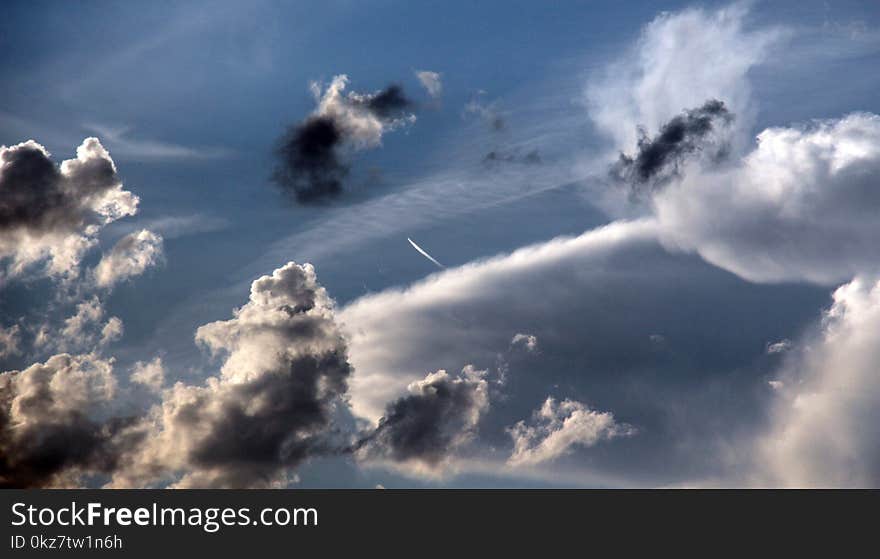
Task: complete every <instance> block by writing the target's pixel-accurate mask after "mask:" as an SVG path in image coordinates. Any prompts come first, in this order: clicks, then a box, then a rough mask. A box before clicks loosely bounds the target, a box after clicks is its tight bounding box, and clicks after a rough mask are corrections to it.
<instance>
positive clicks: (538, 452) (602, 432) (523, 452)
mask: <svg viewBox="0 0 880 559" xmlns="http://www.w3.org/2000/svg"><path fill="white" fill-rule="evenodd" d="M533 422H534V424H533V425H528V424H526V422H525V421H519V422H518V423H516V424H515V425H513V426H512V427H509V428H508V433H509V434H510V437H511V438H512V439H513V447H514V448H513V454H511V455H510V458H509V459H508V464H510V465H511V466H534V465H536V464H540V463H541V462H547V461H551V460H555V459H557V458H559V457H560V456H563V455H565V454H567V453H569V452H571V450H572V447H575V446H581V447H591V446H593V445H595V444H597V443H599V442H601V441H605V440H611V439H614V438H616V437H628V436H631V435H633V434H635V429H634V428H633V427H631V426H629V425H627V424H625V423H624V424H620V423H617V422H616V421H615V420H614V415H613V414H612V413H611V412H597V411H594V410H591V409H590V408H589V407H587V406H586V405H585V404H583V403H581V402H576V401H574V400H568V399H566V400H563V401H562V402H557V401H556V400H555V399H554V398H551V397H547V399H546V400H545V401H544V404H543V405H542V406H541V408H540V409H538V410H535V413H534V414H533Z"/></svg>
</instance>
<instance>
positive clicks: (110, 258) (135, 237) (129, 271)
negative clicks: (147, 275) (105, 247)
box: [94, 229, 162, 287]
mask: <svg viewBox="0 0 880 559" xmlns="http://www.w3.org/2000/svg"><path fill="white" fill-rule="evenodd" d="M161 258H162V237H160V236H159V235H157V234H155V233H153V232H152V231H147V230H146V229H142V230H140V231H137V232H134V233H130V234H128V235H126V236H124V237H122V238H121V239H120V240H119V241H118V242H117V243H116V244H115V245H114V246H113V249H112V250H111V251H110V253H109V254H105V255H104V256H103V258H101V261H100V262H99V263H98V265H97V267H95V270H94V274H95V283H96V284H97V285H98V286H99V287H112V286H113V285H115V284H117V283H119V282H120V281H124V280H126V279H128V278H130V277H133V276H138V275H140V274H142V273H144V271H145V270H146V269H147V268H149V267H151V266H154V265H155V264H156V263H157V262H158V261H159V260H160V259H161Z"/></svg>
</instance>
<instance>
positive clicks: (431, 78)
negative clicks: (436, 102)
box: [416, 70, 443, 99]
mask: <svg viewBox="0 0 880 559" xmlns="http://www.w3.org/2000/svg"><path fill="white" fill-rule="evenodd" d="M416 78H418V80H419V83H421V84H422V87H424V88H425V91H427V92H428V95H430V96H431V97H433V98H434V99H437V98H438V97H440V94H441V93H443V82H442V81H441V80H440V74H439V73H437V72H431V71H430V70H419V71H417V72H416Z"/></svg>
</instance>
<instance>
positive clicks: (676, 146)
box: [611, 99, 733, 193]
mask: <svg viewBox="0 0 880 559" xmlns="http://www.w3.org/2000/svg"><path fill="white" fill-rule="evenodd" d="M732 120H733V115H732V114H731V113H730V112H729V111H728V110H727V107H725V105H724V103H723V102H722V101H718V100H717V99H710V100H708V101H706V102H705V103H704V104H703V105H702V106H701V107H698V108H696V109H690V110H687V111H685V112H684V113H683V114H680V115H677V116H675V117H673V118H672V120H670V121H669V122H667V123H666V124H664V125H663V126H662V127H661V128H660V132H659V133H658V134H657V136H655V137H653V138H649V137H648V135H647V133H646V132H645V130H644V129H642V130H640V131H639V135H640V138H639V141H638V150H637V151H636V153H635V154H633V155H627V154H624V153H621V154H620V158H619V159H618V161H617V163H616V164H615V165H614V166H613V168H612V171H611V174H612V176H613V177H615V178H616V179H618V180H622V181H624V182H626V183H627V184H629V185H630V186H631V188H632V189H633V192H635V193H637V192H639V191H640V190H642V189H643V188H644V187H645V186H647V187H648V188H649V189H650V190H653V189H655V188H657V187H658V186H660V185H662V184H664V183H665V182H666V181H668V180H669V179H670V178H672V177H674V176H676V175H677V174H678V172H679V166H680V165H681V163H682V161H683V160H684V158H685V157H686V156H688V155H690V154H692V153H695V152H697V151H700V150H701V149H703V146H704V142H705V140H706V138H707V136H708V135H709V133H710V132H712V130H713V129H715V127H716V125H717V124H718V123H721V124H722V125H723V124H727V123H729V122H731V121H732ZM724 149H725V148H724V146H723V145H722V146H720V147H719V148H718V151H717V152H716V157H718V156H722V155H723V153H724Z"/></svg>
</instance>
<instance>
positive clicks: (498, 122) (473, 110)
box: [462, 91, 506, 132]
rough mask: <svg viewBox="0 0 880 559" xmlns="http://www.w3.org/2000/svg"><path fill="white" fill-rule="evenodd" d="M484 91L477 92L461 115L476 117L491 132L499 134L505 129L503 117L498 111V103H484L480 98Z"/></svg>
mask: <svg viewBox="0 0 880 559" xmlns="http://www.w3.org/2000/svg"><path fill="white" fill-rule="evenodd" d="M485 93H486V92H485V91H478V92H477V94H476V95H475V96H474V98H473V99H471V100H470V101H468V103H467V104H466V105H465V106H464V111H463V112H462V114H463V115H465V116H466V115H477V116H478V117H480V119H481V120H482V121H483V122H484V123H485V124H486V126H488V127H489V129H490V130H492V131H493V132H500V131H502V130H504V128H505V125H506V124H505V120H504V116H503V115H502V114H501V112H500V111H499V110H498V103H497V102H492V103H484V102H482V101H481V98H482V97H483V96H484V95H485Z"/></svg>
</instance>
